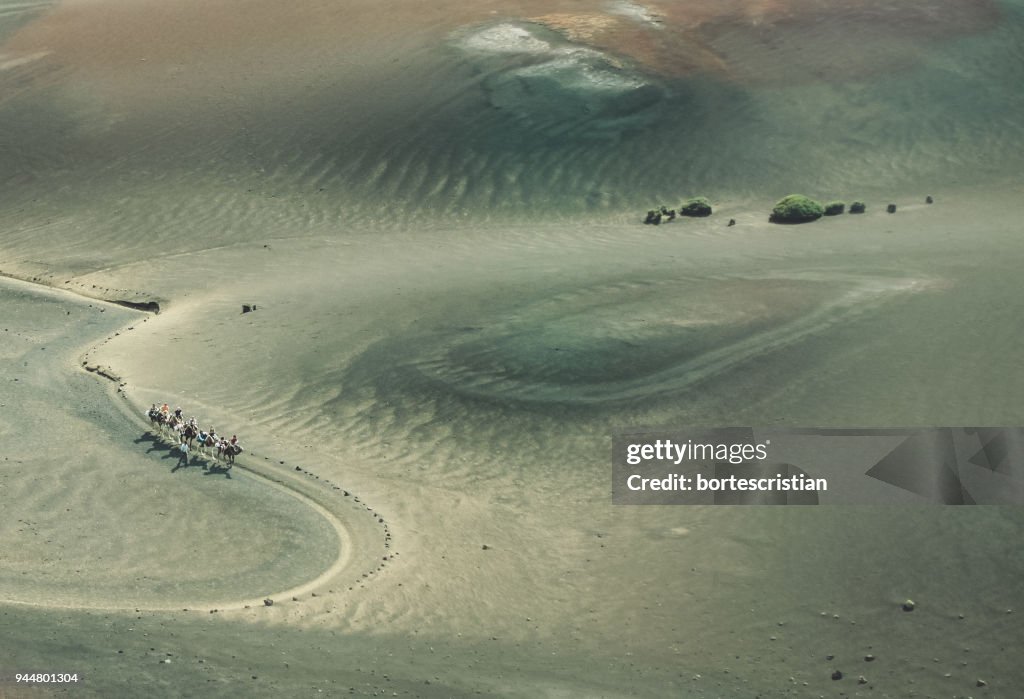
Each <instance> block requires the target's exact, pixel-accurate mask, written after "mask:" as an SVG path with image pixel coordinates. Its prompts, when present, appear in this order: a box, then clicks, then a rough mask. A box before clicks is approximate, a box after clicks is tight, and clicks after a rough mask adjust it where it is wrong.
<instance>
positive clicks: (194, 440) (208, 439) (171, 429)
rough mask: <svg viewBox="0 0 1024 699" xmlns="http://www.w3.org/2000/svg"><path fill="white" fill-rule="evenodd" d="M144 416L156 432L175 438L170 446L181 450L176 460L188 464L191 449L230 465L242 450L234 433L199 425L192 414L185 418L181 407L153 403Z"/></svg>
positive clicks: (229, 466) (205, 466)
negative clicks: (220, 433)
mask: <svg viewBox="0 0 1024 699" xmlns="http://www.w3.org/2000/svg"><path fill="white" fill-rule="evenodd" d="M146 417H148V418H149V420H150V422H152V423H153V425H154V426H155V427H156V428H157V430H158V431H159V433H160V434H162V435H164V436H166V437H170V438H171V439H173V440H175V441H176V446H175V447H174V448H176V449H178V451H179V452H181V456H180V457H179V459H178V461H179V463H180V462H182V461H184V462H185V464H186V465H188V462H189V453H191V452H192V451H195V452H196V453H198V454H200V455H202V456H203V457H206V458H213V459H214V460H215V461H224V462H226V463H227V467H228V468H231V466H232V465H233V464H234V463H235V457H236V456H238V455H239V454H241V453H242V445H241V444H239V443H238V437H237V436H235V435H231V437H230V438H228V437H223V436H221V435H219V434H217V431H216V430H215V429H213V428H212V427H211V428H210V429H208V430H203V429H200V428H199V422H198V421H197V420H196V418H195V417H194V416H193V417H190V418H188V419H186V418H185V417H184V416H182V414H181V408H175V409H174V410H173V411H172V410H171V408H170V406H168V405H167V403H164V404H163V405H162V406H160V407H159V408H158V407H157V406H156V403H153V406H152V407H151V408H150V409H149V410H147V411H146ZM203 468H204V469H205V468H207V465H206V464H203Z"/></svg>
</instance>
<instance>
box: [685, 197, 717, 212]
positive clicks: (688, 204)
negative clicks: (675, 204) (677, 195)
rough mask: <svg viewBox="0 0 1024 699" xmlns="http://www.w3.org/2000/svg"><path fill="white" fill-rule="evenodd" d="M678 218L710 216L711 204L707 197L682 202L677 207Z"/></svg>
mask: <svg viewBox="0 0 1024 699" xmlns="http://www.w3.org/2000/svg"><path fill="white" fill-rule="evenodd" d="M679 215H680V216H710V215H711V202H710V201H708V198H707V197H694V198H693V199H688V200H687V201H684V202H683V205H682V206H680V207H679Z"/></svg>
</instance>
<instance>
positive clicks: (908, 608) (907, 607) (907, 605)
mask: <svg viewBox="0 0 1024 699" xmlns="http://www.w3.org/2000/svg"><path fill="white" fill-rule="evenodd" d="M915 606H917V605H915V604H914V600H912V599H908V600H907V601H906V602H904V603H903V611H905V612H912V611H914V607H915Z"/></svg>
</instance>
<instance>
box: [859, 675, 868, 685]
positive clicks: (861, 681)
mask: <svg viewBox="0 0 1024 699" xmlns="http://www.w3.org/2000/svg"><path fill="white" fill-rule="evenodd" d="M867 683H868V678H867V677H865V676H864V675H861V676H860V677H858V678H857V684H867Z"/></svg>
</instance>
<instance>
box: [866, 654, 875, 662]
mask: <svg viewBox="0 0 1024 699" xmlns="http://www.w3.org/2000/svg"><path fill="white" fill-rule="evenodd" d="M864 660H865V662H869V663H871V662H874V660H875V656H873V655H871V654H870V653H868V654H867V655H865V656H864Z"/></svg>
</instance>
